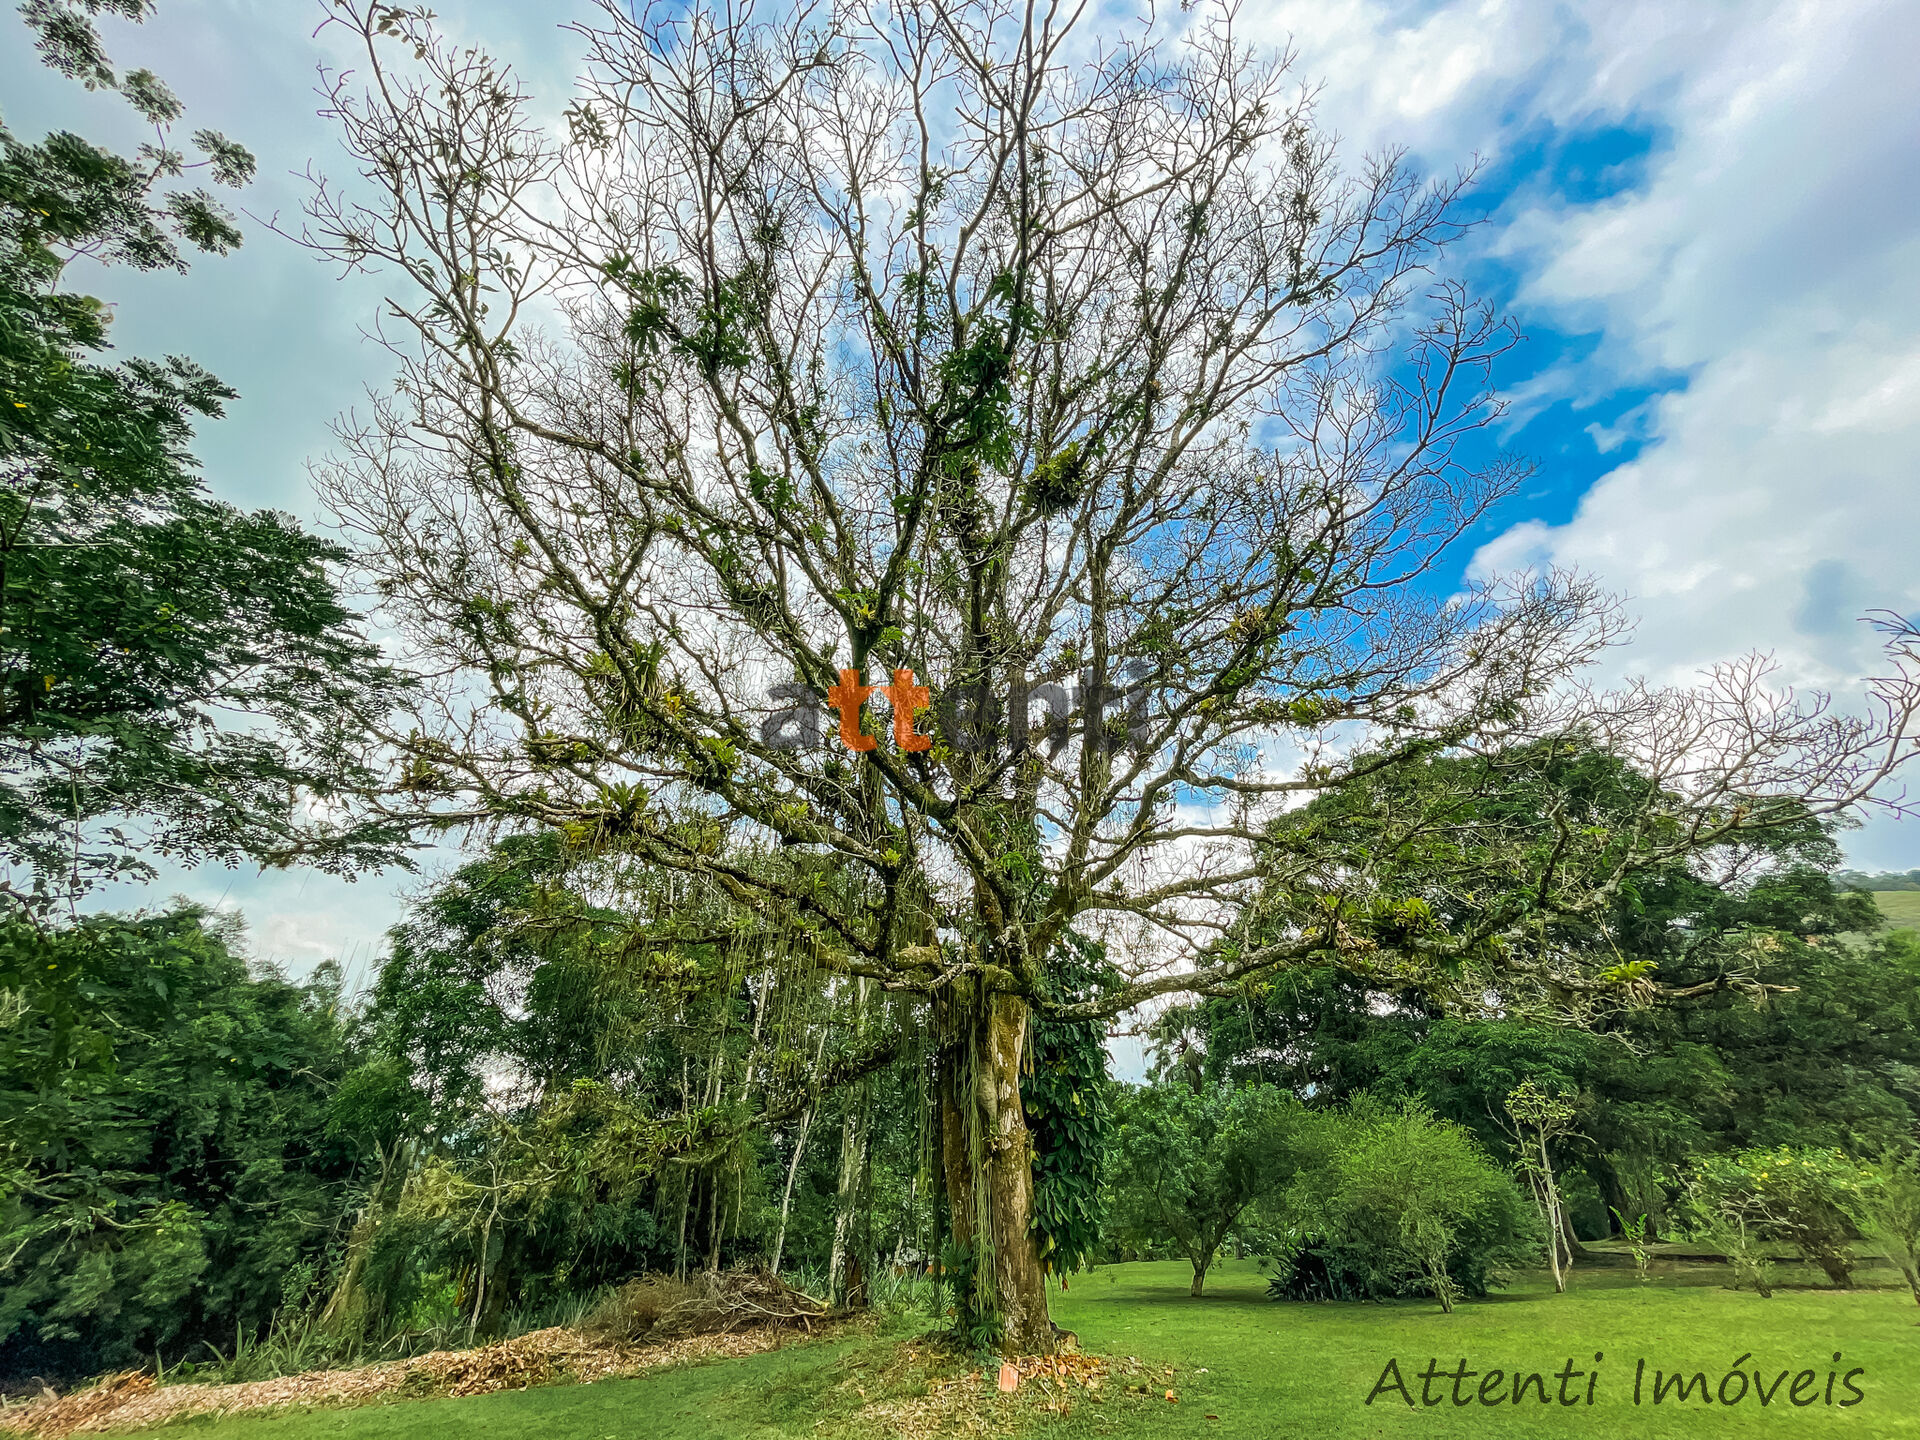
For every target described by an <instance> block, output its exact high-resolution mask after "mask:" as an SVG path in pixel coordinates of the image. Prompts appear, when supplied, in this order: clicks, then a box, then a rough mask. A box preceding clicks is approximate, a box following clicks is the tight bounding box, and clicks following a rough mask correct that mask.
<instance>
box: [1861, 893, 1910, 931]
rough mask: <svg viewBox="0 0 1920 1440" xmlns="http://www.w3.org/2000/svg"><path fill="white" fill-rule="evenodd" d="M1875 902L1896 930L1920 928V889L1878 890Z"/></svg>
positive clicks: (1875, 894)
mask: <svg viewBox="0 0 1920 1440" xmlns="http://www.w3.org/2000/svg"><path fill="white" fill-rule="evenodd" d="M1873 902H1874V904H1876V905H1878V906H1879V907H1880V913H1881V914H1882V915H1884V916H1886V917H1887V923H1888V924H1889V925H1891V926H1893V928H1894V929H1896V930H1920V890H1876V891H1874V892H1873Z"/></svg>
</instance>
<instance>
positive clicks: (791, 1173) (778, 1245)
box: [772, 1105, 813, 1275]
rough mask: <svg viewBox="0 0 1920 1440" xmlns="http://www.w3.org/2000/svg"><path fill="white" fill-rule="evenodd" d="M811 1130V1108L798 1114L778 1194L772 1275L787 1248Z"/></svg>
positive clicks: (778, 1270) (776, 1270) (777, 1271)
mask: <svg viewBox="0 0 1920 1440" xmlns="http://www.w3.org/2000/svg"><path fill="white" fill-rule="evenodd" d="M812 1128H813V1106H811V1105H809V1106H808V1107H807V1108H806V1109H805V1110H803V1111H801V1113H800V1133H799V1134H798V1135H796V1136H795V1137H794V1140H793V1158H792V1159H791V1160H789V1161H788V1162H787V1184H786V1188H785V1189H784V1190H782V1191H781V1192H780V1228H779V1229H778V1230H776V1231H775V1232H774V1235H773V1266H772V1269H773V1273H774V1274H776V1275H778V1274H779V1273H780V1256H781V1254H782V1253H783V1252H784V1251H785V1250H786V1248H787V1216H788V1215H789V1214H791V1213H792V1210H793V1182H794V1179H795V1177H796V1176H798V1175H799V1173H800V1157H801V1156H803V1155H805V1154H806V1153H807V1132H808V1131H809V1130H811V1129H812Z"/></svg>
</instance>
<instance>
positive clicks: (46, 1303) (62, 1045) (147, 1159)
mask: <svg viewBox="0 0 1920 1440" xmlns="http://www.w3.org/2000/svg"><path fill="white" fill-rule="evenodd" d="M237 938H238V936H237V932H236V930H235V929H234V928H232V927H231V926H229V925H223V924H219V923H214V922H212V921H211V920H210V918H209V917H208V915H207V914H206V912H204V911H202V910H199V909H196V908H193V907H186V908H182V909H177V910H173V911H169V912H166V913H164V914H159V915H147V916H137V917H134V918H132V919H121V918H117V917H93V918H89V919H87V920H84V921H81V922H79V923H76V924H74V925H71V926H69V927H66V928H64V929H60V930H52V931H47V930H41V929H37V928H35V927H34V926H32V925H30V924H28V923H26V922H24V921H21V920H17V919H16V920H11V921H7V922H5V923H4V925H0V987H4V989H5V992H6V993H7V994H8V995H9V996H11V997H14V998H13V1004H14V1006H15V1011H14V1013H15V1017H16V1018H15V1019H14V1020H13V1023H11V1024H9V1025H8V1026H7V1027H6V1029H5V1030H4V1031H0V1110H3V1111H4V1112H5V1114H6V1115H7V1117H8V1123H7V1125H6V1126H5V1128H4V1130H3V1131H0V1365H4V1368H7V1369H17V1368H20V1367H22V1366H25V1365H26V1364H27V1363H28V1362H29V1358H30V1357H37V1358H34V1359H33V1363H35V1364H40V1365H43V1366H44V1367H46V1368H48V1369H49V1370H56V1371H57V1370H62V1369H68V1368H79V1369H87V1368H98V1367H100V1366H104V1365H113V1364H123V1363H126V1362H128V1361H130V1360H133V1359H135V1358H137V1357H139V1356H143V1355H144V1356H151V1355H152V1354H153V1353H154V1352H155V1350H156V1349H161V1350H164V1351H169V1352H172V1353H173V1354H175V1355H176V1356H177V1355H179V1354H180V1353H182V1352H184V1351H186V1350H188V1349H192V1348H195V1347H197V1346H198V1345H199V1343H200V1342H201V1341H202V1340H207V1339H217V1340H220V1341H222V1342H223V1343H224V1342H230V1341H231V1340H232V1337H233V1335H234V1333H235V1329H236V1327H240V1328H244V1329H246V1330H249V1331H251V1330H254V1329H257V1328H259V1327H261V1326H263V1325H264V1324H265V1323H266V1322H267V1320H268V1319H269V1317H270V1316H271V1314H272V1312H273V1310H274V1309H275V1307H276V1306H278V1305H279V1304H280V1302H281V1298H282V1293H283V1289H284V1282H285V1280H286V1278H287V1276H288V1275H289V1274H290V1273H292V1272H293V1271H295V1270H296V1269H297V1268H298V1267H300V1266H302V1265H306V1266H309V1267H311V1266H312V1265H314V1264H316V1263H318V1261H319V1260H320V1259H321V1257H322V1255H323V1253H324V1250H325V1247H326V1245H327V1242H328V1237H329V1230H330V1226H331V1224H332V1223H333V1221H334V1219H335V1217H336V1216H337V1215H338V1206H339V1197H340V1193H341V1191H342V1188H343V1187H344V1185H345V1183H346V1180H347V1177H348V1175H349V1173H350V1169H351V1165H352V1153H351V1151H350V1150H349V1149H348V1148H347V1147H346V1146H344V1145H342V1144H340V1143H339V1142H337V1141H335V1140H333V1139H330V1138H329V1136H328V1133H327V1116H328V1090H329V1089H330V1087H331V1086H332V1085H333V1084H334V1083H335V1082H336V1081H337V1080H338V1079H339V1077H340V1075H341V1074H342V1073H343V1071H344V1069H345V1068H346V1036H345V1032H344V1027H343V1024H342V1018H343V1017H342V1016H341V1014H340V1010H339V995H338V989H337V986H338V973H337V971H333V970H324V971H323V972H322V973H321V974H320V975H319V976H317V977H316V979H315V980H314V981H313V982H312V983H310V984H307V985H303V986H296V985H291V984H288V983H287V982H285V981H284V980H281V979H280V978H278V977H277V976H275V975H274V974H272V973H270V972H263V973H253V972H251V971H250V970H249V967H248V965H247V963H246V961H245V960H243V959H242V958H241V957H240V956H239V955H238V954H237V953H236V949H235V945H236V942H237ZM22 1001H24V1004H23V1003H21V1002H22Z"/></svg>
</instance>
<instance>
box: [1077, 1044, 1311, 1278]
mask: <svg viewBox="0 0 1920 1440" xmlns="http://www.w3.org/2000/svg"><path fill="white" fill-rule="evenodd" d="M1116 1119H1117V1121H1118V1123H1117V1125H1116V1128H1115V1132H1114V1142H1113V1162H1112V1174H1113V1202H1112V1203H1113V1212H1114V1219H1115V1222H1116V1227H1117V1231H1116V1233H1117V1235H1118V1236H1119V1237H1120V1238H1122V1239H1124V1240H1130V1241H1132V1242H1134V1243H1136V1244H1142V1245H1149V1246H1150V1245H1152V1244H1153V1243H1154V1242H1156V1241H1160V1240H1164V1239H1171V1240H1172V1242H1173V1244H1174V1246H1175V1247H1176V1249H1177V1250H1178V1251H1179V1253H1180V1254H1182V1255H1184V1256H1186V1257H1187V1259H1188V1261H1189V1262H1190V1263H1191V1264H1192V1266H1193V1293H1194V1294H1195V1295H1199V1294H1200V1293H1201V1291H1202V1289H1203V1287H1204V1286H1205V1284H1206V1277H1207V1271H1208V1269H1209V1268H1210V1267H1211V1266H1212V1265H1213V1262H1214V1257H1215V1256H1216V1255H1217V1254H1218V1253H1219V1250H1220V1247H1221V1245H1223V1244H1224V1243H1226V1241H1227V1240H1228V1239H1229V1238H1231V1237H1232V1236H1233V1235H1234V1234H1235V1233H1237V1232H1239V1230H1240V1228H1241V1225H1242V1220H1243V1218H1244V1217H1246V1216H1247V1214H1248V1211H1249V1209H1250V1208H1251V1207H1252V1206H1253V1205H1254V1204H1255V1202H1257V1201H1259V1200H1260V1199H1262V1198H1263V1197H1267V1196H1271V1195H1273V1194H1275V1193H1276V1192H1278V1191H1280V1190H1281V1189H1283V1188H1284V1187H1285V1186H1286V1185H1287V1184H1288V1182H1289V1181H1290V1180H1291V1179H1292V1178H1293V1175H1294V1171H1295V1168H1296V1166H1297V1165H1298V1163H1299V1159H1300V1155H1301V1151H1302V1140H1303V1130H1304V1126H1305V1112H1304V1110H1303V1109H1302V1107H1301V1105H1300V1102H1299V1101H1298V1100H1296V1099H1294V1098H1293V1097H1292V1096H1291V1095H1289V1094H1287V1093H1286V1092H1285V1091H1282V1090H1279V1089H1277V1088H1276V1087H1274V1086H1271V1085H1248V1086H1243V1087H1233V1086H1226V1085H1209V1086H1202V1087H1199V1088H1195V1087H1192V1086H1188V1085H1183V1084H1180V1083H1178V1082H1167V1081H1162V1082H1160V1083H1158V1084H1154V1085H1147V1086H1144V1087H1140V1088H1137V1089H1124V1090H1122V1091H1121V1100H1120V1104H1119V1106H1118V1110H1117V1115H1116Z"/></svg>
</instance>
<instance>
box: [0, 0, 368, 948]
mask: <svg viewBox="0 0 1920 1440" xmlns="http://www.w3.org/2000/svg"><path fill="white" fill-rule="evenodd" d="M102 11H108V12H111V13H114V14H117V15H121V16H124V17H125V18H128V19H134V20H139V19H142V18H143V17H144V16H145V14H146V11H147V6H146V5H145V4H144V3H140V0H112V3H107V0H97V3H91V4H88V5H86V6H84V7H76V6H72V5H62V4H55V3H44V4H36V5H28V6H26V7H24V12H25V15H26V18H27V20H28V22H29V24H30V25H32V26H33V27H34V28H35V30H36V31H37V32H38V33H39V36H40V42H41V44H40V48H41V51H42V53H43V55H44V57H45V58H46V59H47V60H48V62H49V63H50V64H52V65H53V66H54V68H55V69H57V70H60V71H61V72H62V73H65V74H68V75H71V76H73V77H75V78H77V79H81V80H84V81H85V82H86V83H87V84H88V86H89V87H99V86H104V87H110V88H115V89H118V90H119V91H120V92H121V94H122V95H123V96H125V98H126V99H127V101H128V103H129V104H131V105H132V106H133V107H134V109H135V110H136V111H138V112H139V114H140V115H141V116H142V118H144V119H145V120H147V121H148V122H150V123H151V124H152V125H153V126H154V127H155V143H153V144H151V145H146V146H142V147H141V149H140V152H139V154H138V155H137V156H135V157H134V158H131V159H129V158H124V157H121V156H118V155H114V154H111V153H109V152H108V151H105V150H103V149H101V148H99V147H97V146H95V145H93V144H91V143H89V142H88V141H86V140H84V139H83V138H81V137H80V136H77V135H73V134H68V133H61V134H56V135H50V136H48V137H47V138H46V139H44V140H43V141H41V142H40V143H38V144H32V143H29V142H27V141H24V140H21V139H19V138H18V137H16V136H15V135H14V134H12V133H11V132H10V131H7V130H5V129H4V128H0V396H4V399H3V400H0V865H4V866H5V867H6V872H5V875H4V877H0V885H4V888H5V893H6V894H7V896H8V897H9V899H10V900H11V901H12V903H14V904H16V905H28V906H31V907H33V908H35V909H37V910H45V909H46V908H47V907H48V906H50V905H51V904H52V903H53V902H55V901H56V900H58V899H60V898H62V897H64V896H68V895H71V894H72V893H74V892H76V891H79V890H84V889H85V888H87V887H88V886H89V885H91V884H93V883H95V882H97V881H99V880H101V879H105V878H110V877H112V876H115V875H119V874H128V873H130V874H134V875H138V874H141V873H146V864H145V862H144V861H143V860H142V859H141V858H140V855H141V852H142V851H144V850H148V849H158V850H159V851H160V852H161V853H162V854H168V855H173V856H176V857H181V858H184V859H187V860H190V861H191V860H200V859H218V860H227V861H232V860H235V859H238V858H241V857H246V858H251V859H257V860H262V861H267V862H270V863H280V864H284V863H288V862H291V861H293V860H295V859H300V860H304V861H309V862H314V863H320V864H324V865H328V866H331V867H336V868H338V867H352V866H355V865H357V864H360V863H364V862H371V861H375V860H389V859H393V858H395V857H396V856H397V855H398V854H400V853H403V852H404V849H405V841H404V839H403V837H401V836H400V835H399V834H398V833H397V832H394V831H392V830H390V829H386V828H383V827H381V826H380V825H379V824H377V823H375V824H373V825H371V826H367V825H360V824H356V823H354V822H350V821H347V820H346V819H345V817H344V815H343V814H342V813H341V812H338V811H337V810H336V811H334V812H332V814H331V815H329V814H328V812H327V811H326V809H325V808H324V807H325V806H326V802H327V801H328V799H329V797H332V796H336V795H337V794H338V793H339V791H340V789H341V788H342V786H344V785H346V784H348V783H349V782H352V783H353V784H355V785H357V784H360V783H363V782H364V779H365V777H364V776H362V775H361V774H360V773H359V772H358V770H357V768H356V766H355V764H354V762H353V761H352V759H351V758H350V756H349V754H348V751H347V749H346V748H345V746H344V745H343V743H342V739H341V735H340V731H339V729H338V724H339V721H340V719H341V717H342V716H343V715H344V714H345V713H346V710H347V706H348V702H349V701H351V702H353V703H354V704H356V705H362V706H364V705H366V704H370V703H374V700H373V697H375V696H377V695H378V694H380V693H383V692H384V691H385V690H386V689H387V688H389V687H390V685H391V684H392V683H393V676H392V675H391V673H390V672H389V671H388V670H387V668H386V667H385V666H384V665H383V664H382V663H381V662H380V660H379V656H378V653H377V651H376V650H375V648H374V647H373V646H372V645H371V644H370V643H369V642H368V641H367V640H366V639H365V637H364V635H363V633H362V631H361V628H360V626H359V624H358V621H357V618H356V617H355V616H354V615H353V613H352V612H351V611H350V610H349V609H348V608H347V607H346V606H345V604H344V603H343V602H342V600H341V598H340V596H339V594H338V592H337V589H336V585H335V581H334V578H333V576H332V574H331V573H330V567H333V566H335V565H337V563H338V562H339V561H340V560H341V559H342V558H343V552H342V551H341V550H340V548H339V547H338V546H336V545H333V544H331V543H329V542H326V541H323V540H320V539H317V538H315V537H313V536H311V535H308V534H306V533H305V532H303V531H302V530H301V529H300V528H299V526H298V525H297V524H295V522H294V521H293V519H292V517H290V516H287V515H284V514H280V513H277V512H274V511H256V512H247V511H243V510H241V509H238V508H236V507H235V506H233V505H229V504H226V503H224V502H222V501H219V500H216V499H214V498H213V497H212V496H210V495H209V494H208V493H207V489H206V486H205V484H204V482H203V481H202V479H201V477H200V475H199V470H198V465H197V463H196V462H195V460H194V458H193V455H192V452H191V450H190V449H189V446H190V443H191V440H192V427H193V424H194V422H195V421H196V420H198V419H211V418H216V417H218V416H219V414H220V413H221V407H222V406H223V404H225V403H226V402H227V401H229V400H231V399H232V398H233V395H234V392H233V391H232V390H231V389H229V388H228V387H227V386H225V385H223V384H222V383H221V382H220V381H219V380H217V379H216V378H215V377H213V376H212V375H210V374H208V373H207V372H206V371H205V370H203V369H202V368H201V367H199V366H198V365H195V364H194V363H193V362H192V361H190V360H187V359H184V358H182V357H180V356H168V357H167V358H166V359H164V360H157V361H156V360H145V359H129V360H125V361H122V362H120V363H118V364H109V363H105V362H104V361H103V360H102V359H101V358H100V357H101V355H102V352H104V351H106V350H107V349H108V348H109V345H108V335H109V321H110V319H111V314H110V312H109V311H108V309H107V307H105V306H104V305H102V304H101V303H100V302H99V301H97V300H95V299H93V298H92V297H90V296H87V295H85V294H81V293H76V292H74V291H72V290H71V289H69V288H66V286H67V283H68V282H69V281H70V279H71V278H72V276H73V275H74V274H75V273H76V272H80V273H84V272H85V270H86V269H87V267H88V266H90V265H94V264H100V265H127V266H131V267H133V268H135V269H142V270H151V269H158V268H175V269H185V268H186V265H187V260H186V253H185V252H186V249H197V250H200V251H210V252H213V253H215V254H220V253H224V252H226V251H227V250H229V249H231V248H232V247H233V246H235V245H238V244H239V243H240V233H239V231H238V229H237V228H235V226H234V224H233V221H232V219H231V217H230V216H229V215H228V214H227V213H226V212H225V211H224V210H223V209H222V208H221V207H220V205H219V204H218V202H217V201H215V200H214V198H213V197H212V196H211V195H210V194H208V193H207V192H206V191H205V190H204V189H199V188H195V189H187V188H184V187H182V186H178V185H174V184H172V182H173V181H174V180H175V179H176V178H178V177H182V176H185V175H187V174H188V172H190V171H195V170H202V171H205V172H207V173H208V174H210V175H211V177H212V178H213V179H214V180H215V181H216V182H217V183H220V184H223V185H227V186H238V185H243V184H245V183H246V182H247V181H248V179H250V178H251V176H252V174H253V169H254V160H253V157H252V156H251V155H250V154H249V153H248V152H247V151H246V150H245V149H244V148H243V147H241V146H240V145H238V144H236V143H234V142H232V141H230V140H227V139H226V138H225V137H223V136H221V135H219V134H217V133H215V132H213V131H210V130H200V131H197V132H195V134H194V136H193V144H194V146H195V147H196V149H197V150H198V151H199V153H200V157H201V158H199V159H198V160H196V161H189V160H188V159H187V158H186V156H185V155H184V154H182V153H181V152H180V151H178V150H176V149H174V148H173V147H172V144H171V141H170V138H169V137H170V134H171V130H172V128H173V126H174V124H175V122H177V121H178V120H179V118H180V115H181V111H182V107H181V105H180V102H179V101H178V100H177V99H175V98H174V96H173V95H172V94H171V93H170V92H169V91H168V90H167V88H166V87H165V86H164V85H163V84H162V83H161V82H160V81H159V80H158V79H157V78H156V77H155V76H154V75H153V74H152V73H151V72H149V71H145V70H136V71H133V72H131V73H129V74H127V75H125V76H118V75H116V74H115V72H114V70H113V68H112V67H111V65H110V64H109V63H108V61H107V58H106V56H105V54H104V52H103V51H102V49H101V47H100V42H99V37H98V36H97V34H95V32H94V31H93V28H92V26H91V23H90V21H89V20H88V14H89V13H92V14H97V13H100V12H102ZM83 12H85V13H83ZM316 802H317V806H316Z"/></svg>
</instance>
